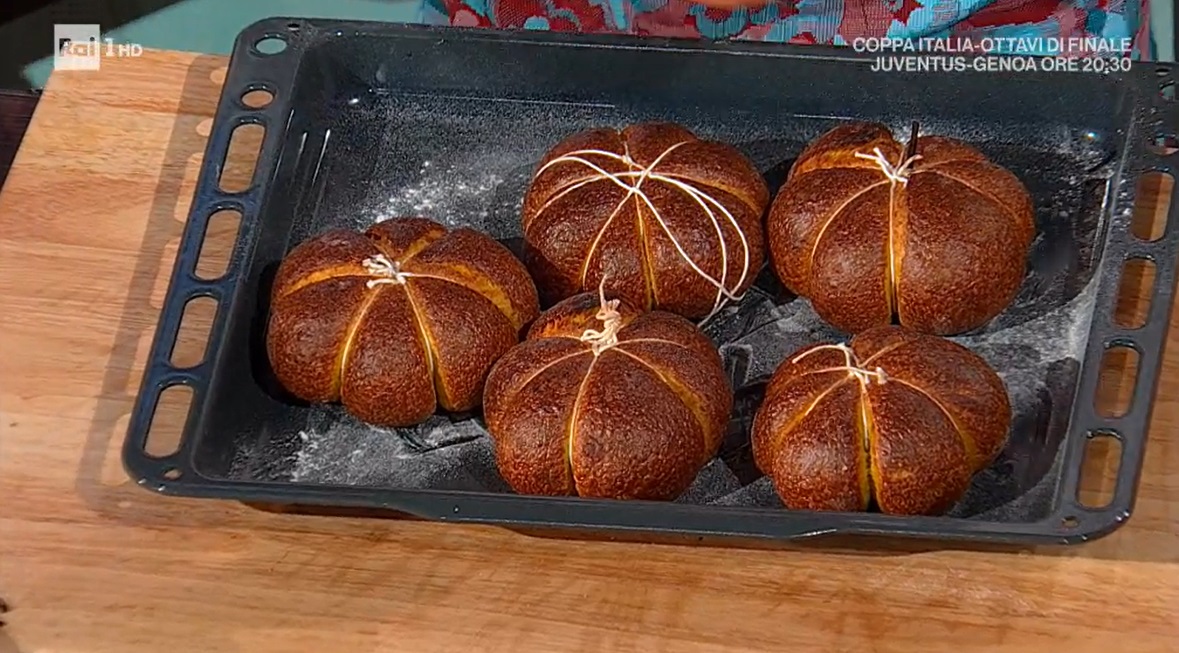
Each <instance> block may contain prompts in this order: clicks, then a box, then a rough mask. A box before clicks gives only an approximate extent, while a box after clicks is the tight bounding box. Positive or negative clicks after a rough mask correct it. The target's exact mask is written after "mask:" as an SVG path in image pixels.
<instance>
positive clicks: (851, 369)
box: [790, 343, 888, 386]
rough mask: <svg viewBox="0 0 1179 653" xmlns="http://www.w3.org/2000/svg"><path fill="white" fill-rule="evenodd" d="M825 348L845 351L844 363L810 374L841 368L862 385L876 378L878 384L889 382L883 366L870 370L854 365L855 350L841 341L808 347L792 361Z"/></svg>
mask: <svg viewBox="0 0 1179 653" xmlns="http://www.w3.org/2000/svg"><path fill="white" fill-rule="evenodd" d="M823 350H834V351H838V352H841V353H843V360H844V364H843V365H839V366H836V367H824V368H823V369H821V370H812V371H811V372H809V373H810V374H818V373H820V372H838V371H841V370H846V371H847V374H848V376H849V377H855V378H856V379H857V380H858V381H859V382H860V385H865V386H866V385H868V384H870V383H871V382H872V381H873V380H875V381H876V383H877V384H878V385H884V384H885V383H888V375H887V374H885V373H884V369H883V368H881V367H879V366H877V367H876V369H875V370H869V369H865V368H863V367H857V366H855V365H852V359H853V358H855V352H853V351H852V348H851V347H848V346H847V345H845V344H843V343H839V344H835V345H819V346H818V347H813V348H811V349H808V350H806V351H804V352H802V353H801V354H799V355H797V356H795V357H794V358H791V359H790V362H791V363H797V362H798V361H800V360H802V359H804V358H806V357H807V356H810V355H811V354H813V353H815V352H817V351H823Z"/></svg>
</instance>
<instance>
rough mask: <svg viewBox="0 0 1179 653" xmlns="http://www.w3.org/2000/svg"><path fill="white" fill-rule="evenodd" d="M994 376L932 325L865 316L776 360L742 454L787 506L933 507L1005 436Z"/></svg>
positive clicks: (907, 511)
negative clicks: (879, 322)
mask: <svg viewBox="0 0 1179 653" xmlns="http://www.w3.org/2000/svg"><path fill="white" fill-rule="evenodd" d="M1010 423H1011V405H1010V402H1009V400H1008V398H1007V392H1006V389H1005V388H1004V386H1003V381H1002V380H1001V379H1000V378H999V376H998V375H997V374H996V373H995V372H994V371H993V370H992V369H991V368H990V367H989V366H988V365H987V363H986V362H985V361H984V360H983V359H982V358H980V357H979V356H978V355H977V354H975V353H974V352H971V351H970V350H968V349H966V348H965V347H962V346H961V345H958V344H956V343H954V342H951V341H949V340H945V339H943V338H940V337H937V336H930V335H923V334H919V333H916V332H914V331H911V330H908V329H904V328H901V327H894V326H887V327H877V328H873V329H868V330H867V331H863V332H861V333H860V334H858V335H857V336H855V337H854V338H853V339H852V340H851V343H850V344H849V345H844V344H825V345H815V346H811V347H807V348H804V349H803V350H801V351H799V352H798V353H796V354H795V355H794V356H792V357H791V358H788V359H787V360H786V361H784V362H783V363H782V364H781V365H780V366H779V367H778V369H777V370H776V371H775V372H774V375H773V377H772V378H771V379H770V383H769V385H768V386H767V388H766V396H765V401H764V402H763V403H762V406H761V408H760V409H758V412H757V415H756V416H755V417H754V422H753V455H754V460H755V461H756V463H757V466H758V468H760V469H761V471H762V472H763V473H765V474H766V475H767V476H769V477H770V478H771V479H772V480H773V483H774V487H775V488H776V489H777V492H778V496H780V497H781V499H782V502H783V503H785V504H786V506H787V507H789V508H794V509H799V510H831V511H860V510H867V509H868V508H869V506H870V505H871V504H873V503H874V504H875V505H876V506H877V507H878V508H879V509H880V511H881V512H885V513H891V514H903V515H924V514H938V513H941V512H944V511H946V510H947V509H949V508H950V507H951V506H952V505H953V504H954V503H955V502H956V501H957V500H958V499H959V498H961V496H962V494H963V493H964V492H965V491H966V488H967V486H968V485H969V484H970V480H971V478H972V477H973V476H974V474H975V473H976V472H978V471H980V470H982V469H984V468H986V467H987V466H988V465H990V464H991V462H992V461H993V460H994V458H995V456H996V455H997V454H998V453H999V451H1000V450H1001V449H1002V448H1003V445H1004V443H1005V442H1006V440H1007V429H1008V426H1009V425H1010Z"/></svg>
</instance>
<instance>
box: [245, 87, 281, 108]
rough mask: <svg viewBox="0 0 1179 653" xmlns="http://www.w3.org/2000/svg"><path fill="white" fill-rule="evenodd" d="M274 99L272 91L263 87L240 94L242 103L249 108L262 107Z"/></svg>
mask: <svg viewBox="0 0 1179 653" xmlns="http://www.w3.org/2000/svg"><path fill="white" fill-rule="evenodd" d="M273 101H274V93H271V92H270V91H268V90H266V89H264V88H254V89H250V90H248V91H246V92H245V93H243V94H242V104H243V105H244V106H246V107H248V108H250V109H262V108H265V107H266V106H267V105H269V104H270V103H271V102H273Z"/></svg>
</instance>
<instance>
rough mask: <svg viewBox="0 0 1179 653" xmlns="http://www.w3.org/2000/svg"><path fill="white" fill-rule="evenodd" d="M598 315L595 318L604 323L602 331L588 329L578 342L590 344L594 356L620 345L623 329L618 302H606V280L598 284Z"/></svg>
mask: <svg viewBox="0 0 1179 653" xmlns="http://www.w3.org/2000/svg"><path fill="white" fill-rule="evenodd" d="M598 303H599V306H600V308H598V313H597V315H595V316H594V317H595V318H597V319H598V320H601V322H602V330H601V331H597V330H594V329H586V330H585V331H583V332H582V333H581V337H580V338H578V340H580V341H582V342H588V343H590V349H591V350H592V351H593V352H594V356H598V355H600V354H601V353H602V352H604V351H606V350H607V349H609V348H611V347H613V346H614V345H617V344H618V331H619V329H621V328H622V314H621V313H619V312H618V303H619V302H618V300H617V299H611V300H609V301H607V300H606V278H605V277H603V278H602V282H601V283H600V284H598Z"/></svg>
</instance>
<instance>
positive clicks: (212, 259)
mask: <svg viewBox="0 0 1179 653" xmlns="http://www.w3.org/2000/svg"><path fill="white" fill-rule="evenodd" d="M241 224H242V214H241V212H240V211H238V210H237V209H221V210H220V211H217V212H216V213H214V214H212V215H210V216H209V220H208V222H206V223H205V236H204V238H203V239H202V240H201V253H200V256H199V257H198V258H197V264H196V276H197V277H198V278H200V279H203V280H205V281H212V280H214V279H220V278H221V277H222V276H223V275H224V274H225V271H226V270H228V269H229V258H230V256H232V255H233V246H234V244H235V243H236V242H237V232H238V230H239V229H240V228H241Z"/></svg>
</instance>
